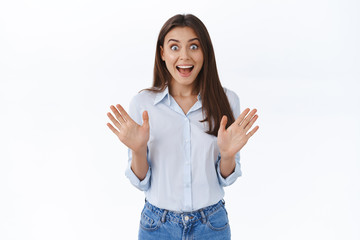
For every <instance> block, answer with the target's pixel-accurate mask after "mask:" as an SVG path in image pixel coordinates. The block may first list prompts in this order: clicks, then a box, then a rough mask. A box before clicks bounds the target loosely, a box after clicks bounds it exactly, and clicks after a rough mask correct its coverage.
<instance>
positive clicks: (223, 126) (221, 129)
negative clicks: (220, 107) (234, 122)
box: [219, 115, 228, 132]
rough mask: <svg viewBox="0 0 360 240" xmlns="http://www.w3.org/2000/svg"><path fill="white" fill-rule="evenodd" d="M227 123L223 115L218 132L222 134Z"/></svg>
mask: <svg viewBox="0 0 360 240" xmlns="http://www.w3.org/2000/svg"><path fill="white" fill-rule="evenodd" d="M227 121H228V119H227V116H226V115H224V116H223V117H222V118H221V121H220V127H219V131H221V132H224V131H225V130H226V129H225V128H226V123H227Z"/></svg>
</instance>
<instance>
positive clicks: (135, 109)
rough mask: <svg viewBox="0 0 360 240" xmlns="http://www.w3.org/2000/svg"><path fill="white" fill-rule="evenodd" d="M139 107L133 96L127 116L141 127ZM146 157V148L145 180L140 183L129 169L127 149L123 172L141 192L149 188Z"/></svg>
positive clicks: (129, 150) (130, 159)
mask: <svg viewBox="0 0 360 240" xmlns="http://www.w3.org/2000/svg"><path fill="white" fill-rule="evenodd" d="M139 107H140V105H139V104H138V101H137V96H135V97H133V98H132V99H131V101H130V106H129V115H130V117H131V118H132V119H133V120H134V121H135V122H136V123H138V124H140V125H142V117H141V116H142V111H141V110H140V108H139ZM148 156H149V149H148V148H147V153H146V158H147V161H148V164H149V169H148V171H147V173H146V176H145V178H144V179H143V180H142V181H140V179H139V178H138V177H137V176H136V175H135V173H134V172H133V171H132V169H131V161H132V150H131V149H130V148H128V166H127V168H126V170H125V176H126V177H127V178H128V179H129V180H130V182H131V184H133V185H134V186H135V187H136V188H138V189H139V190H141V191H146V190H148V189H149V188H150V178H151V166H150V161H149V159H148Z"/></svg>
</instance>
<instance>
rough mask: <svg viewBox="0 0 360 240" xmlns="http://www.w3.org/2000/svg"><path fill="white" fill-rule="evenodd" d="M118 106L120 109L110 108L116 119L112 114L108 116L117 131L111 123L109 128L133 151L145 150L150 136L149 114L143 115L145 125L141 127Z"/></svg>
mask: <svg viewBox="0 0 360 240" xmlns="http://www.w3.org/2000/svg"><path fill="white" fill-rule="evenodd" d="M116 106H117V108H118V109H117V108H115V107H114V106H111V107H110V108H111V110H112V111H113V113H114V114H115V117H116V119H115V118H114V117H113V115H112V114H111V113H108V114H107V115H108V117H109V118H110V120H111V121H112V122H113V124H114V125H115V126H116V127H117V129H115V128H114V127H113V126H112V125H111V124H110V123H108V124H107V126H108V127H109V128H110V130H112V131H113V133H114V134H115V135H116V136H117V137H118V138H119V139H120V141H121V142H122V143H124V144H125V145H126V146H127V147H128V148H130V149H131V150H133V151H135V152H138V151H142V150H145V149H146V146H147V142H148V140H149V135H150V126H149V117H148V114H147V112H146V113H143V120H144V123H143V125H139V124H137V123H136V122H135V121H134V120H133V119H132V118H131V117H130V116H129V115H128V114H127V112H126V111H125V110H124V108H123V107H122V106H121V105H120V104H118V105H116Z"/></svg>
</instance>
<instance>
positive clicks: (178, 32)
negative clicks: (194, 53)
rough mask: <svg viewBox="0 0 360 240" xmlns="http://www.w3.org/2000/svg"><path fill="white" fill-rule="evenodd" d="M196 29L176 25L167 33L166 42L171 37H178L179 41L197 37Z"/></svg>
mask: <svg viewBox="0 0 360 240" xmlns="http://www.w3.org/2000/svg"><path fill="white" fill-rule="evenodd" d="M197 37H198V36H197V35H196V33H195V31H194V29H192V28H191V27H174V28H173V29H171V30H170V31H169V32H168V33H167V34H166V35H165V42H167V41H168V40H169V39H176V40H179V41H188V40H189V39H193V38H197Z"/></svg>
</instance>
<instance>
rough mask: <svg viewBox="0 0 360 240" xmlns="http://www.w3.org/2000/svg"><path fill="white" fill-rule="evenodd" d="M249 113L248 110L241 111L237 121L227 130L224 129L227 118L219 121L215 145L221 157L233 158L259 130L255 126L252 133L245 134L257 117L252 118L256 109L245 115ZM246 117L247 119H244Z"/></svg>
mask: <svg viewBox="0 0 360 240" xmlns="http://www.w3.org/2000/svg"><path fill="white" fill-rule="evenodd" d="M249 111H250V109H246V110H245V111H243V112H242V113H241V114H240V116H239V117H238V119H236V121H235V122H233V123H232V124H231V125H230V126H229V127H228V128H227V129H225V126H226V122H227V118H226V117H223V119H222V120H221V123H220V128H219V131H218V138H217V144H218V147H219V150H220V153H221V155H222V156H224V155H226V156H234V155H235V154H236V153H237V152H238V151H240V150H241V149H242V148H243V147H244V145H245V144H246V143H247V141H248V140H249V138H250V137H251V136H252V135H253V134H254V133H255V132H256V131H257V130H258V129H259V126H256V127H255V128H254V129H252V131H250V132H249V133H247V132H248V131H249V129H250V128H251V127H252V125H253V124H254V122H255V121H256V119H257V117H258V116H257V115H255V116H254V114H255V113H256V111H257V110H256V109H254V110H253V111H251V112H250V114H249V115H247V113H248V112H249ZM246 115H247V117H246V118H245V116H246Z"/></svg>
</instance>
